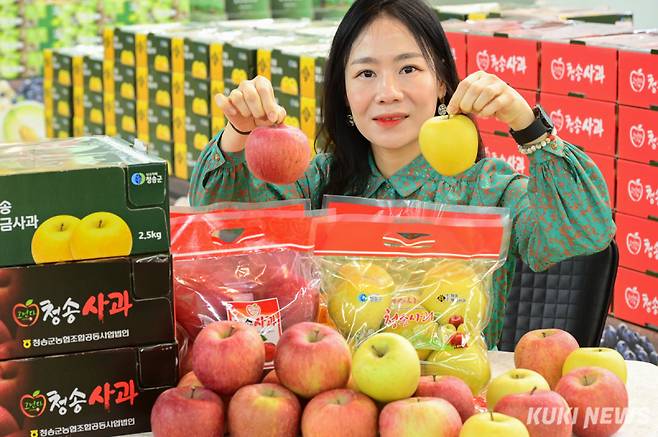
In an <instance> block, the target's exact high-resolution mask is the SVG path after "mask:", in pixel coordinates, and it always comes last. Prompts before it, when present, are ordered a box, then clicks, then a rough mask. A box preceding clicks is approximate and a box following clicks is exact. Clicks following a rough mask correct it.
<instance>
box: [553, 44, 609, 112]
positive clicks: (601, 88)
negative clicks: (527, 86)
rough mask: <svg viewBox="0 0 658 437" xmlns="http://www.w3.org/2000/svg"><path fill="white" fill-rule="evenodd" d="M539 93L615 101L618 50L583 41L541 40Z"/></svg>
mask: <svg viewBox="0 0 658 437" xmlns="http://www.w3.org/2000/svg"><path fill="white" fill-rule="evenodd" d="M541 89H542V92H549V93H554V94H565V95H574V96H577V97H585V98H587V99H595V100H605V101H608V102H614V101H616V99H617V51H616V50H615V49H612V48H606V47H594V46H590V45H583V44H573V43H568V42H564V43H559V42H546V41H543V42H542V43H541Z"/></svg>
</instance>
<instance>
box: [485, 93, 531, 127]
mask: <svg viewBox="0 0 658 437" xmlns="http://www.w3.org/2000/svg"><path fill="white" fill-rule="evenodd" d="M518 92H519V94H521V95H522V96H523V98H524V99H526V101H527V102H528V103H529V104H530V106H532V107H534V106H535V105H536V104H537V92H536V91H529V90H522V89H520V90H518ZM476 120H477V124H478V129H479V130H480V132H487V133H491V134H494V133H504V134H505V135H509V134H508V132H509V126H507V125H506V124H505V123H503V122H501V121H498V120H496V119H495V118H493V117H491V118H480V117H476Z"/></svg>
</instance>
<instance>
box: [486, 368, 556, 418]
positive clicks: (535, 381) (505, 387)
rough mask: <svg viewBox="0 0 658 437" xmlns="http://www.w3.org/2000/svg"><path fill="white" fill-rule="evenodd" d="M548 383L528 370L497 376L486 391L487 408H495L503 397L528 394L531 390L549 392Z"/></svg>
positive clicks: (515, 370) (510, 371) (514, 370)
mask: <svg viewBox="0 0 658 437" xmlns="http://www.w3.org/2000/svg"><path fill="white" fill-rule="evenodd" d="M550 389H551V388H550V387H549V386H548V382H546V380H545V379H544V377H543V376H541V375H540V374H539V373H537V372H535V371H533V370H528V369H511V370H508V371H507V372H505V373H503V374H502V375H498V376H497V377H496V378H494V379H493V380H492V381H491V383H490V384H489V388H488V389H487V407H488V408H489V409H490V410H493V409H494V408H496V404H497V403H498V401H500V400H501V399H502V398H503V397H504V396H507V395H511V394H514V393H530V392H531V391H532V390H550Z"/></svg>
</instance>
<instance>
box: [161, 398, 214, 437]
mask: <svg viewBox="0 0 658 437" xmlns="http://www.w3.org/2000/svg"><path fill="white" fill-rule="evenodd" d="M151 429H152V431H153V437H187V436H222V435H224V407H223V405H222V400H221V398H220V397H219V396H218V395H217V394H215V393H213V392H212V391H211V390H208V389H206V388H203V387H174V388H170V389H169V390H166V391H164V392H162V393H161V394H160V396H158V399H157V400H156V401H155V404H154V405H153V409H152V410H151Z"/></svg>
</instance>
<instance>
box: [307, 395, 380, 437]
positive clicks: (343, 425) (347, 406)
mask: <svg viewBox="0 0 658 437" xmlns="http://www.w3.org/2000/svg"><path fill="white" fill-rule="evenodd" d="M378 416H379V410H378V409H377V405H375V403H374V402H373V400H372V399H370V398H369V397H368V396H366V395H363V394H361V393H357V392H355V391H353V390H348V389H336V390H329V391H326V392H324V393H321V394H319V395H317V396H316V397H314V398H313V399H311V401H310V402H309V403H308V405H306V408H305V409H304V414H303V416H302V434H303V435H305V436H313V437H335V436H339V435H349V436H350V437H376V436H377V417H378Z"/></svg>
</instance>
